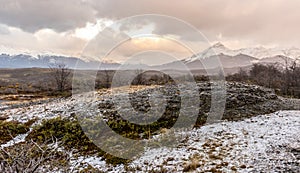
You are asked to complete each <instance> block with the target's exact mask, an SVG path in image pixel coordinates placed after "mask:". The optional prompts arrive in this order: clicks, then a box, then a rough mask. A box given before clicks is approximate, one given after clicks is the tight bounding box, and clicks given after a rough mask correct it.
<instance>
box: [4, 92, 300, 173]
mask: <svg viewBox="0 0 300 173" xmlns="http://www.w3.org/2000/svg"><path fill="white" fill-rule="evenodd" d="M77 102H78V99H77V98H76V97H72V98H67V99H55V100H53V101H51V102H47V103H44V104H37V105H32V106H28V107H21V108H14V109H6V110H4V111H1V112H0V115H1V116H8V117H9V119H8V120H17V121H20V122H27V121H28V120H30V119H33V118H39V119H40V120H42V119H50V118H54V117H56V116H69V115H71V114H72V113H73V112H75V109H76V104H77ZM299 132H300V111H279V112H275V113H272V114H267V115H260V116H256V117H252V118H249V119H244V120H242V121H236V122H229V121H224V122H220V123H215V124H211V125H206V126H203V127H201V128H199V129H194V130H192V131H189V132H185V133H184V134H180V133H179V132H178V134H179V135H181V136H186V137H187V138H186V140H184V141H182V142H181V143H180V144H179V145H178V146H177V147H175V148H167V147H163V148H155V149H153V148H152V149H147V150H146V151H145V153H143V155H142V156H140V157H138V158H134V159H133V161H132V162H131V163H129V165H126V166H125V165H117V166H112V165H108V164H106V162H105V161H104V159H103V158H101V157H97V156H80V157H73V158H72V159H71V161H70V164H71V168H72V169H74V170H77V169H76V167H77V168H78V169H83V168H86V167H87V166H88V165H90V166H92V167H94V168H96V169H99V170H102V171H105V172H108V171H111V172H128V171H130V170H132V171H134V172H136V171H137V172H149V171H153V170H156V171H167V172H182V171H192V172H194V171H195V172H218V171H220V172H298V171H299V170H300V133H299ZM26 135H27V134H23V135H19V136H17V137H16V138H15V140H14V141H9V142H8V143H6V144H3V145H2V146H1V147H6V146H11V145H13V144H14V142H16V143H17V142H22V141H24V139H25V137H26Z"/></svg>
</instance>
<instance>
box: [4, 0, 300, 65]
mask: <svg viewBox="0 0 300 173" xmlns="http://www.w3.org/2000/svg"><path fill="white" fill-rule="evenodd" d="M0 4H1V5H0V38H1V39H0V51H2V52H3V51H4V50H23V51H28V52H51V53H54V54H63V55H68V56H77V57H79V56H82V54H85V52H86V50H87V49H89V47H90V45H91V42H93V40H94V39H95V38H97V39H103V38H107V39H104V40H102V41H101V43H99V42H97V43H99V44H98V45H97V46H98V49H103V50H109V48H108V47H107V45H112V43H116V40H115V41H113V42H112V41H111V40H110V39H108V38H110V37H112V36H116V35H118V36H116V38H118V39H117V40H118V41H120V40H122V39H125V40H126V39H128V38H129V39H128V40H127V41H126V42H124V44H121V48H117V50H119V52H118V51H117V52H118V53H112V54H110V55H109V56H110V58H111V59H112V60H116V61H122V56H133V55H136V54H140V52H143V51H144V50H152V49H158V47H159V50H158V51H164V52H166V54H168V52H176V55H175V54H174V55H172V56H177V57H185V56H188V55H189V54H190V52H189V51H188V50H187V49H185V48H183V46H182V45H181V46H180V44H181V43H185V44H187V45H188V47H190V46H191V47H193V46H195V47H196V49H194V50H196V51H200V50H201V49H205V48H206V47H207V46H209V45H210V44H213V43H215V42H222V43H223V44H224V45H226V46H227V47H229V48H232V49H236V48H242V47H254V46H265V47H275V46H279V47H280V46H284V47H287V46H294V47H300V39H299V38H300V32H299V31H300V12H299V9H300V1H298V0H289V1H286V0H242V1H241V0H226V1H225V0H185V1H182V0H163V1H161V0H64V1H61V0H51V1H49V0H9V1H7V0H0ZM145 14H158V15H162V16H170V17H172V19H174V20H163V19H162V20H158V19H151V17H150V19H149V17H147V15H146V17H144V18H141V19H143V20H136V21H129V20H128V18H132V16H136V15H139V16H143V15H145ZM162 18H164V17H162ZM124 19H125V21H126V22H124ZM120 21H123V23H122V22H120ZM120 23H121V24H120ZM186 26H189V27H190V28H193V27H194V29H197V30H198V31H199V32H201V33H202V36H203V38H205V39H204V40H205V42H206V43H204V42H203V40H201V41H200V40H199V39H198V37H197V36H195V33H193V32H191V29H189V28H188V29H187V28H186ZM107 28H108V29H107ZM105 30H106V31H108V30H110V31H111V32H113V33H110V35H109V36H107V35H106V36H107V37H105V36H103V31H105ZM106 31H105V32H104V33H107V32H106ZM117 31H119V33H117ZM120 32H121V34H120ZM146 33H148V34H149V35H148V36H145V34H146ZM99 34H102V36H100V37H99ZM151 34H153V35H156V36H157V37H156V38H155V39H154V37H153V35H151ZM139 35H143V36H142V37H138V36H139ZM134 37H136V39H133V38H134ZM172 40H173V42H172ZM174 40H175V42H177V43H179V44H175V43H174ZM200 42H203V43H200ZM94 43H95V42H94ZM121 50H122V51H121ZM128 50H130V51H129V52H130V53H128ZM131 50H134V53H132V52H131ZM96 53H97V56H101V57H103V56H104V55H105V51H102V52H99V51H98V52H96ZM121 55H122V56H121ZM147 55H148V56H149V54H147ZM82 57H83V56H82ZM107 59H109V58H107Z"/></svg>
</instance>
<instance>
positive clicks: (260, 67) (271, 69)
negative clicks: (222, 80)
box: [227, 60, 300, 98]
mask: <svg viewBox="0 0 300 173" xmlns="http://www.w3.org/2000/svg"><path fill="white" fill-rule="evenodd" d="M227 80H229V81H237V82H247V83H251V84H256V85H260V86H264V87H267V88H272V89H274V90H275V91H276V92H277V94H280V95H283V96H290V97H295V98H300V66H299V64H298V63H297V61H296V60H295V61H293V62H291V63H287V62H286V63H285V65H283V66H282V65H281V66H280V65H279V64H276V63H274V64H254V65H253V66H252V68H251V69H250V70H248V71H247V70H245V69H242V68H241V69H240V70H239V72H238V73H235V74H232V75H228V76H227Z"/></svg>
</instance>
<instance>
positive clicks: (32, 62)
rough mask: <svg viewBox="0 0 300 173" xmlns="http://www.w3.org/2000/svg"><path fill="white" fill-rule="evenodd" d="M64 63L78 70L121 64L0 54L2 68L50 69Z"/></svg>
mask: <svg viewBox="0 0 300 173" xmlns="http://www.w3.org/2000/svg"><path fill="white" fill-rule="evenodd" d="M54 63H64V64H66V66H67V67H68V68H72V69H75V68H78V69H98V68H101V69H116V68H117V67H119V65H120V64H118V63H113V62H99V61H98V62H96V61H89V62H86V61H83V60H81V59H79V58H75V57H65V56H53V55H43V56H42V55H38V56H37V57H33V56H31V55H26V54H19V55H9V54H0V68H33V67H37V68H49V66H50V65H51V64H54Z"/></svg>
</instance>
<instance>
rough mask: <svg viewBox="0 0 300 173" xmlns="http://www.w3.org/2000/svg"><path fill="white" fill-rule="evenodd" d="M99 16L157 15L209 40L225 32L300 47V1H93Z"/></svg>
mask: <svg viewBox="0 0 300 173" xmlns="http://www.w3.org/2000/svg"><path fill="white" fill-rule="evenodd" d="M90 3H91V4H92V6H93V7H94V8H95V9H97V11H98V13H97V15H98V16H99V17H110V18H114V19H120V18H123V17H129V16H132V15H138V14H148V13H157V14H164V15H170V16H174V17H177V18H179V19H182V20H184V21H186V22H188V23H190V24H192V25H194V26H195V27H197V29H199V30H200V31H201V32H203V33H204V34H205V35H206V36H207V37H209V38H215V35H217V34H219V33H222V35H223V36H224V37H226V38H230V39H240V40H241V39H250V40H253V41H256V42H257V43H262V44H264V43H266V44H268V43H272V42H277V43H278V42H281V41H282V42H293V41H296V42H298V44H299V45H300V42H299V40H298V38H299V37H300V32H298V31H299V30H300V22H299V19H300V13H299V8H300V2H299V1H297V0H290V1H288V2H287V1H285V0H243V1H240V0H227V1H223V0H215V1H211V0H186V1H181V0H164V1H155V0H143V1H140V0H126V1H117V0H102V1H101V3H97V1H90ZM157 27H158V28H157V29H156V31H157V32H158V33H170V32H173V33H175V34H177V35H179V36H180V37H182V38H183V39H188V40H192V39H193V38H192V36H190V35H189V33H185V32H184V30H183V31H182V30H180V28H176V27H161V28H160V26H159V24H157Z"/></svg>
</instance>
